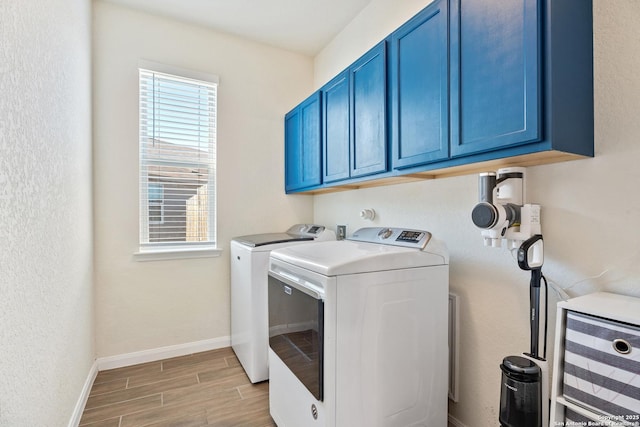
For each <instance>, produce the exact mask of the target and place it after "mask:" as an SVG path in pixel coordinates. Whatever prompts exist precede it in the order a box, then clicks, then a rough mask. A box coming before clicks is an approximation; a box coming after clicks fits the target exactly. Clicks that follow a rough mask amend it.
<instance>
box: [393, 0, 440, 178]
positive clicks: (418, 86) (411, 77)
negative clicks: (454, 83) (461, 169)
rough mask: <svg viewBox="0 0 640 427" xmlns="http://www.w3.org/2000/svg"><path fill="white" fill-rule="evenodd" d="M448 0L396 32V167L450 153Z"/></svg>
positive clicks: (435, 159) (394, 144) (394, 143)
mask: <svg viewBox="0 0 640 427" xmlns="http://www.w3.org/2000/svg"><path fill="white" fill-rule="evenodd" d="M447 42H448V6H447V0H436V1H435V2H433V3H432V4H431V5H429V6H428V7H427V8H426V9H424V10H423V11H422V12H420V13H419V14H418V15H416V16H415V17H413V18H412V19H411V20H410V21H408V22H407V23H406V24H404V25H403V26H402V27H400V28H399V29H398V30H396V31H395V32H394V33H393V34H392V35H391V46H390V58H391V66H390V76H391V78H390V81H391V83H390V85H391V86H390V89H391V140H392V147H393V167H394V169H400V168H406V167H411V166H418V165H421V164H425V163H430V162H435V161H438V160H442V159H446V158H448V157H449V89H448V86H449V76H448V74H449V57H448V48H449V46H448V43H447Z"/></svg>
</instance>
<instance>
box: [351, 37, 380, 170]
mask: <svg viewBox="0 0 640 427" xmlns="http://www.w3.org/2000/svg"><path fill="white" fill-rule="evenodd" d="M386 70H387V59H386V42H384V41H383V42H381V43H379V44H378V45H377V46H375V47H374V48H373V49H371V50H370V51H369V52H367V53H366V54H364V55H363V56H362V57H361V58H360V59H358V60H357V61H356V62H355V63H354V64H353V65H351V67H350V68H349V77H350V100H351V111H350V117H351V129H350V131H351V150H350V154H351V159H350V161H351V168H350V169H351V177H352V178H354V177H360V176H365V175H371V174H375V173H380V172H385V171H387V71H386Z"/></svg>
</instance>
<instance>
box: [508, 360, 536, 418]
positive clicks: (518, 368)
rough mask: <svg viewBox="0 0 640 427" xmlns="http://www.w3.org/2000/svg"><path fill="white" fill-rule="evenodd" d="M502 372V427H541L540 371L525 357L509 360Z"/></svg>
mask: <svg viewBox="0 0 640 427" xmlns="http://www.w3.org/2000/svg"><path fill="white" fill-rule="evenodd" d="M500 370H502V384H501V386H500V425H501V426H502V427H542V402H541V395H542V384H541V379H542V371H541V369H540V367H539V366H538V365H536V364H535V363H534V362H533V361H531V360H529V359H527V358H525V357H521V356H507V357H505V358H504V359H503V360H502V364H501V365H500Z"/></svg>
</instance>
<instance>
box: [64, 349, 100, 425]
mask: <svg viewBox="0 0 640 427" xmlns="http://www.w3.org/2000/svg"><path fill="white" fill-rule="evenodd" d="M97 375H98V361H97V360H96V361H94V362H93V365H91V369H89V374H88V375H87V379H86V380H85V382H84V386H82V391H81V392H80V397H79V398H78V401H77V402H76V406H75V407H74V408H73V413H72V414H71V419H70V420H69V427H78V425H79V424H80V419H81V418H82V413H83V412H84V407H85V406H86V405H87V399H89V393H91V387H92V386H93V382H94V381H95V380H96V376H97Z"/></svg>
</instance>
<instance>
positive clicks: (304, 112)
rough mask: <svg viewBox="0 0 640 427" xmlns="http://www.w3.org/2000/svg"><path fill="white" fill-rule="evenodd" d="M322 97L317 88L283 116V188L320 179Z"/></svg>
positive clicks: (305, 185) (317, 182)
mask: <svg viewBox="0 0 640 427" xmlns="http://www.w3.org/2000/svg"><path fill="white" fill-rule="evenodd" d="M320 106H321V98H320V92H316V93H315V94H313V95H312V96H310V97H309V98H307V99H306V100H305V101H303V102H302V103H301V104H300V105H298V106H297V107H296V108H294V109H293V110H292V111H290V112H289V113H287V115H286V116H285V119H284V122H285V134H284V151H285V178H284V179H285V190H286V191H287V192H289V191H296V190H301V189H305V188H309V187H313V186H317V185H320V184H321V183H322V172H321V160H320V159H321V150H322V148H321V144H322V138H321V124H320V121H321V113H322V111H321V108H320Z"/></svg>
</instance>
